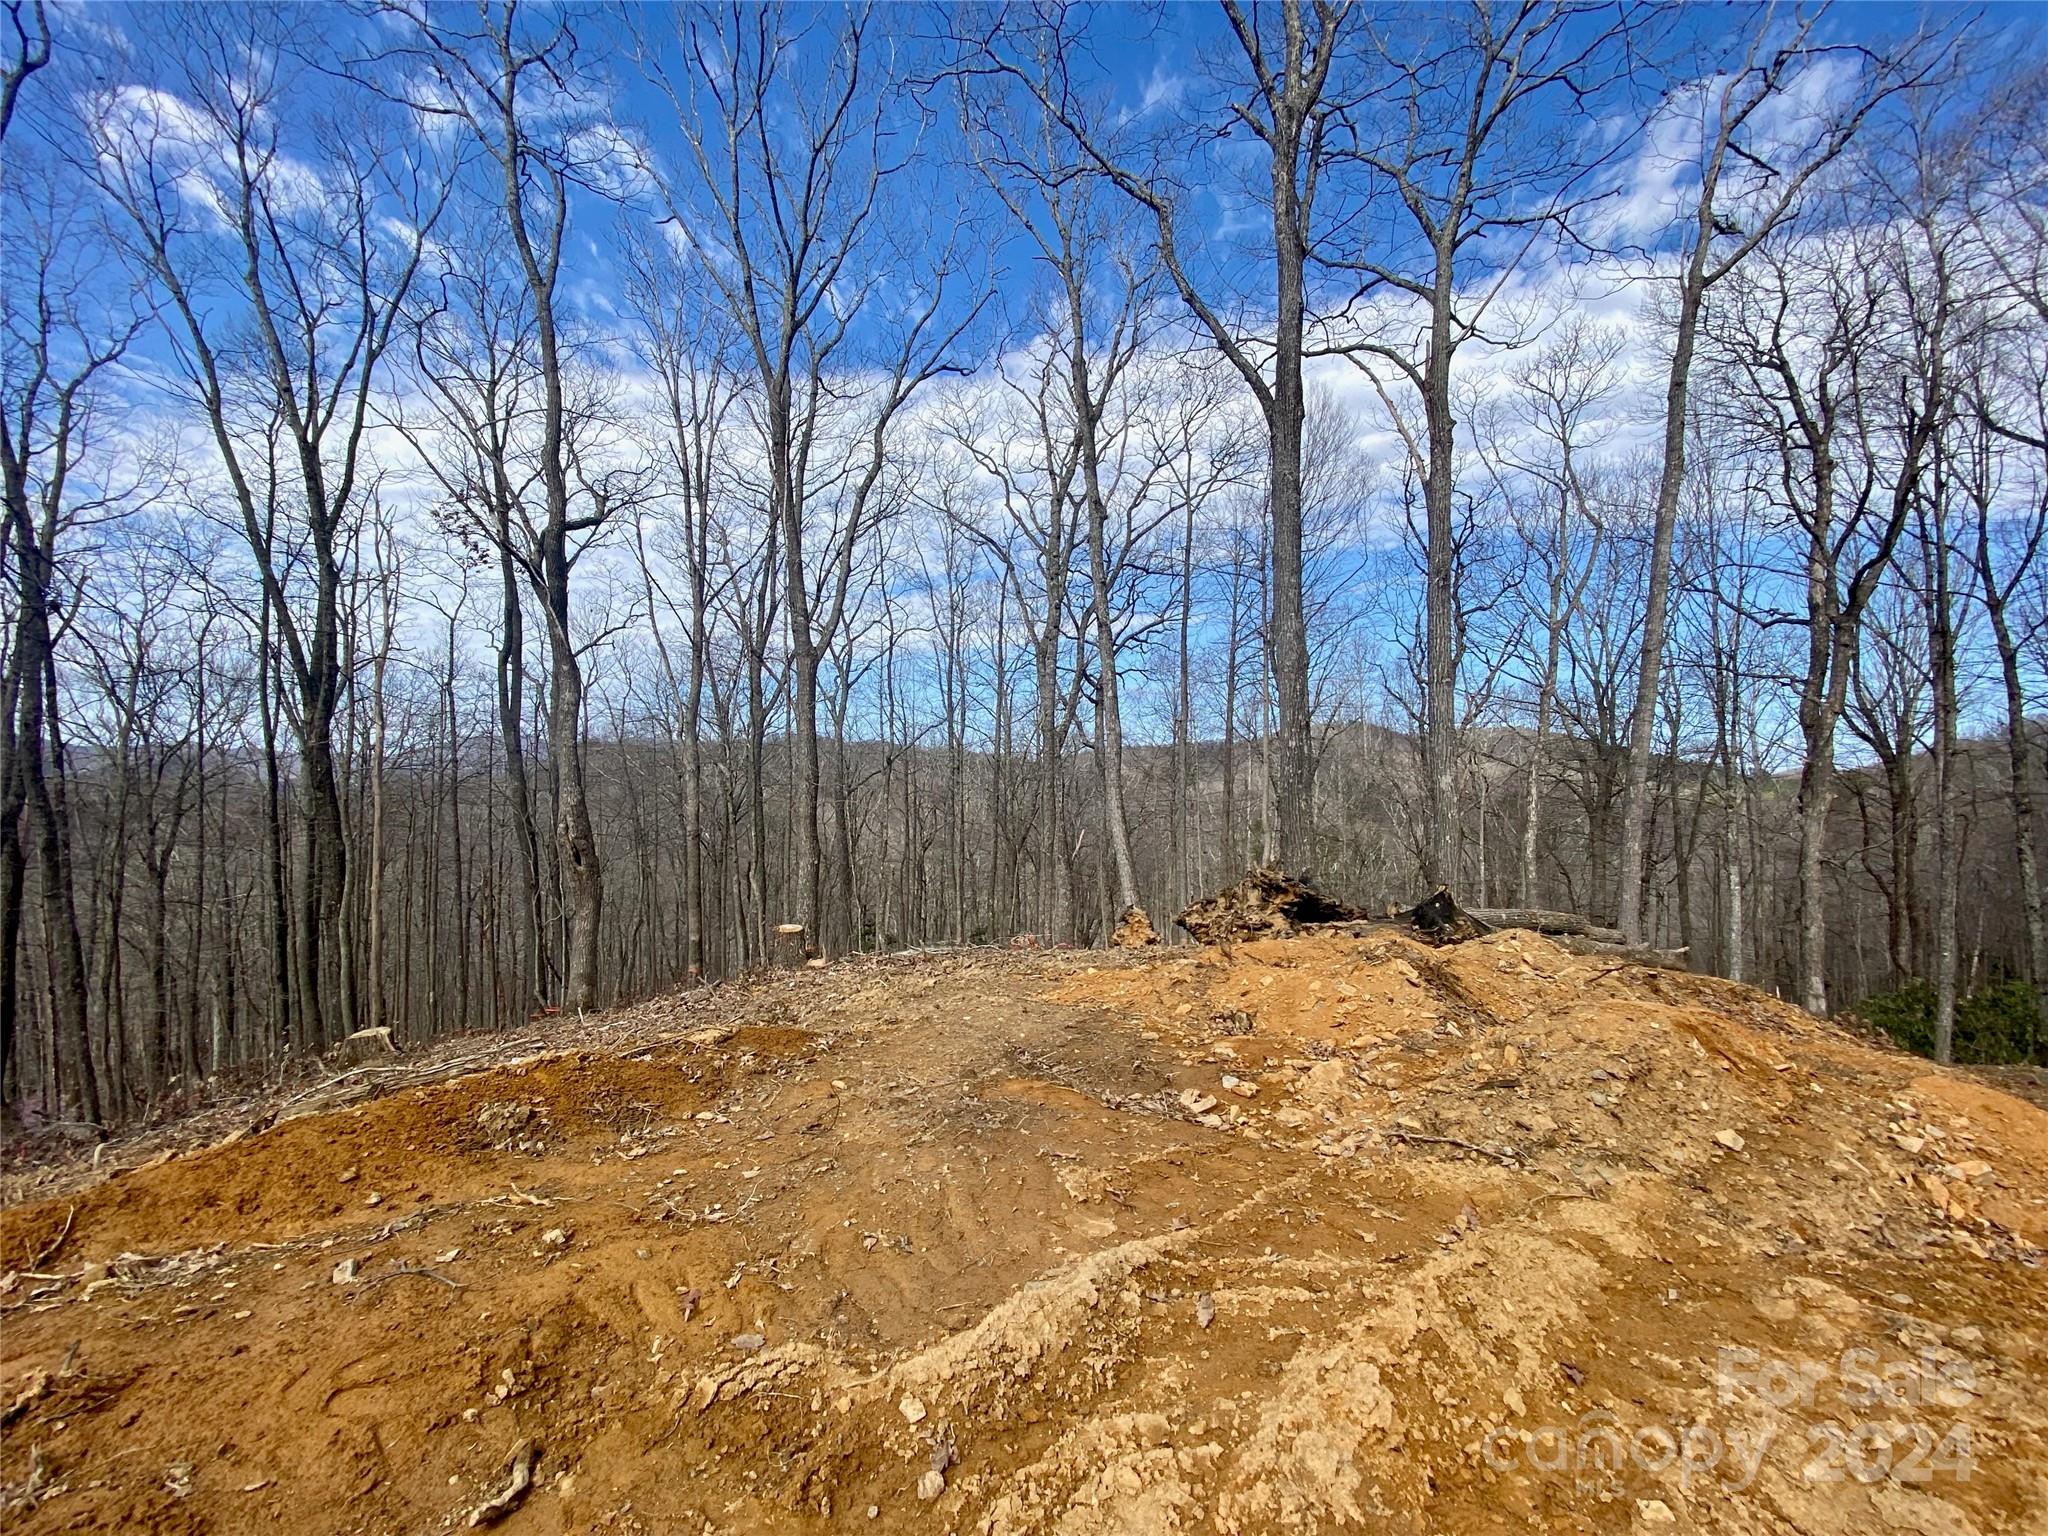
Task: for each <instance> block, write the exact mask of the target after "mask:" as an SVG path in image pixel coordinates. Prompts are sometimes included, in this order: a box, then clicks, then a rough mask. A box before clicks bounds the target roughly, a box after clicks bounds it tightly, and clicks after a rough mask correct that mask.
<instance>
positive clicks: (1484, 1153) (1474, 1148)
mask: <svg viewBox="0 0 2048 1536" xmlns="http://www.w3.org/2000/svg"><path fill="white" fill-rule="evenodd" d="M1380 1134H1381V1135H1382V1136H1384V1137H1386V1139H1387V1140H1388V1141H1410V1142H1423V1143H1426V1144H1427V1145H1430V1146H1436V1147H1458V1148H1460V1149H1461V1150H1463V1151H1466V1152H1477V1153H1478V1154H1479V1155H1480V1156H1481V1157H1490V1158H1492V1159H1493V1160H1494V1161H1495V1162H1497V1163H1500V1164H1503V1165H1504V1166H1507V1167H1513V1166H1514V1165H1515V1164H1516V1163H1518V1162H1520V1161H1521V1158H1520V1157H1519V1156H1518V1155H1517V1154H1516V1152H1515V1149H1514V1148H1513V1147H1509V1146H1500V1147H1482V1146H1480V1145H1479V1144H1478V1143H1477V1142H1474V1141H1461V1140H1460V1139H1459V1138H1458V1137H1456V1136H1425V1135H1423V1134H1422V1133H1421V1132H1420V1131H1381V1132H1380Z"/></svg>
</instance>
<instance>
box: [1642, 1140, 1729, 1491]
mask: <svg viewBox="0 0 2048 1536" xmlns="http://www.w3.org/2000/svg"><path fill="white" fill-rule="evenodd" d="M1714 1140H1716V1141H1718V1142H1719V1143H1720V1144H1721V1145H1722V1146H1724V1147H1726V1148H1727V1149H1728V1150H1729V1151H1730V1152H1740V1151H1741V1150H1742V1148H1743V1140H1742V1135H1741V1133H1740V1132H1739V1131H1729V1130H1720V1131H1716V1132H1714ZM1647 1502H1649V1503H1652V1504H1654V1503H1656V1502H1657V1501H1656V1500H1655V1499H1651V1500H1648V1501H1647Z"/></svg>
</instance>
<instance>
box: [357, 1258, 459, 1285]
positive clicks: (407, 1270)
mask: <svg viewBox="0 0 2048 1536" xmlns="http://www.w3.org/2000/svg"><path fill="white" fill-rule="evenodd" d="M407 1275H418V1276H419V1277H420V1278H421V1279H422V1280H438V1281H440V1282H441V1284H443V1285H445V1286H447V1287H448V1289H449V1290H451V1291H459V1290H461V1289H462V1288H463V1286H462V1282H461V1281H460V1280H456V1279H453V1278H451V1277H450V1276H447V1275H444V1274H442V1273H441V1272H440V1271H439V1270H438V1269H428V1268H426V1267H425V1266H423V1265H418V1264H400V1265H399V1266H398V1267H397V1268H395V1269H387V1270H386V1271H385V1272H384V1273H383V1274H381V1275H372V1276H371V1277H370V1278H369V1279H368V1280H366V1281H364V1282H363V1289H364V1290H368V1289H369V1288H370V1287H371V1286H373V1285H382V1284H383V1283H384V1282H385V1281H386V1280H399V1279H403V1278H404V1277H405V1276H407Z"/></svg>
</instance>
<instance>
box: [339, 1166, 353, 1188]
mask: <svg viewBox="0 0 2048 1536" xmlns="http://www.w3.org/2000/svg"><path fill="white" fill-rule="evenodd" d="M355 1181H356V1171H355V1169H353V1168H344V1169H342V1170H341V1172H340V1173H339V1174H337V1175H336V1176H335V1180H334V1182H335V1183H337V1184H353V1183H355Z"/></svg>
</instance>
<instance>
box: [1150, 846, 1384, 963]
mask: <svg viewBox="0 0 2048 1536" xmlns="http://www.w3.org/2000/svg"><path fill="white" fill-rule="evenodd" d="M1370 916H1371V914H1370V913H1368V912H1367V911H1366V910H1365V909H1364V908H1363V907H1354V906H1352V905H1351V904H1350V903H1348V902H1343V901H1338V900H1337V899H1336V898H1335V897H1333V896H1326V895H1324V894H1323V893H1322V892H1321V891H1319V890H1317V889H1316V888H1315V887H1314V886H1313V885H1311V884H1310V883H1309V882H1308V881H1307V880H1304V879H1301V878H1299V877H1297V876H1294V875H1290V874H1288V873H1286V872H1285V871H1284V870H1280V869H1276V868H1275V867H1274V866H1272V865H1270V864H1266V865H1261V866H1260V867H1259V868H1257V869H1251V870H1247V871H1246V872H1245V876H1244V878H1243V879H1242V880H1240V881H1238V882H1237V883H1236V884H1235V885H1230V886H1225V887H1224V888H1223V889H1222V890H1220V891H1218V892H1216V894H1215V895H1213V896H1204V897H1203V898H1202V899H1201V900H1200V901H1197V902H1194V903H1193V904H1191V905H1190V906H1189V907H1188V908H1187V909H1186V910H1185V911H1183V912H1182V913H1181V914H1180V916H1178V917H1176V918H1175V919H1174V921H1175V922H1176V923H1178V924H1180V926H1181V927H1182V928H1185V929H1186V930H1187V932H1188V934H1189V936H1190V937H1191V938H1193V939H1194V940H1195V942H1196V943H1198V944H1228V943H1231V942H1232V941H1234V940H1237V939H1285V938H1291V937H1292V936H1293V935H1294V934H1295V932H1296V931H1297V930H1299V929H1302V928H1305V927H1310V926H1313V925H1316V924H1320V923H1353V922H1363V921H1366V920H1368V919H1369V918H1370Z"/></svg>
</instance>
